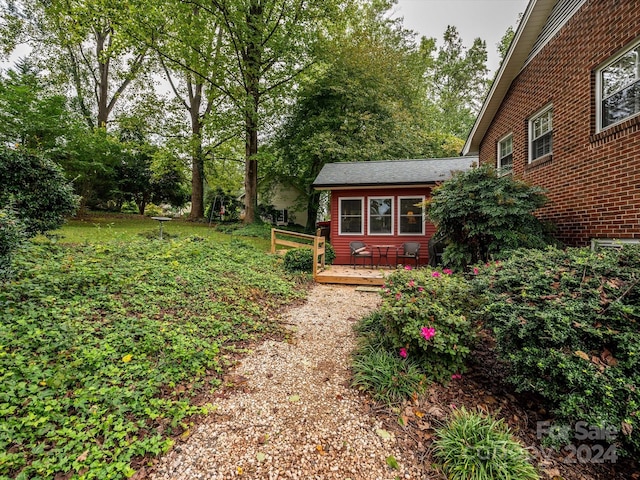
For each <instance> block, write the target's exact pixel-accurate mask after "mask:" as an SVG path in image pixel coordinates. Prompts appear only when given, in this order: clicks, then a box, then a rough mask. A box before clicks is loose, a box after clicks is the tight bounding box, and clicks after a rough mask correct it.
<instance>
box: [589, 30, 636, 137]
mask: <svg viewBox="0 0 640 480" xmlns="http://www.w3.org/2000/svg"><path fill="white" fill-rule="evenodd" d="M638 46H640V40H638V39H636V40H635V41H634V42H633V43H631V44H629V45H627V46H626V47H625V48H623V49H622V50H620V51H619V52H617V53H616V54H615V55H613V56H612V57H609V59H607V61H606V62H605V63H603V64H602V65H600V66H599V67H598V69H597V70H596V133H600V132H602V131H604V130H608V129H609V128H611V127H614V126H616V125H618V124H620V123H622V122H626V121H627V120H629V119H630V118H635V117H637V116H638V115H640V112H638V113H636V114H634V115H631V116H629V117H627V118H623V119H622V120H620V121H619V122H616V123H612V124H611V125H607V126H606V127H603V126H602V100H603V99H602V71H603V70H604V69H605V68H607V67H610V66H611V65H613V64H614V63H616V62H617V61H618V60H620V58H621V57H623V56H624V55H626V54H627V53H629V52H630V51H631V50H633V49H634V48H637V47H638Z"/></svg>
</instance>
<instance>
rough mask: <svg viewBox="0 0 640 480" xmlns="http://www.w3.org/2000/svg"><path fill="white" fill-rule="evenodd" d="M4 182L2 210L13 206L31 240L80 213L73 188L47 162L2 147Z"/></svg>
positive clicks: (0, 168) (0, 162) (0, 185)
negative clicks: (75, 213)
mask: <svg viewBox="0 0 640 480" xmlns="http://www.w3.org/2000/svg"><path fill="white" fill-rule="evenodd" d="M0 178H1V179H2V182H0V208H6V207H7V206H9V205H11V206H12V208H13V209H14V210H15V212H16V216H17V217H18V218H20V219H21V220H22V222H23V223H24V226H25V233H26V234H27V235H28V236H34V235H36V234H38V233H44V232H46V231H48V230H55V229H56V228H58V227H59V226H60V225H62V223H63V222H64V218H65V216H68V215H71V214H73V213H74V212H75V211H76V207H77V204H78V199H77V197H76V196H75V195H74V194H73V189H72V187H71V185H70V184H69V183H68V181H67V179H66V178H65V176H64V174H63V173H62V169H61V168H60V167H59V166H58V165H57V164H56V163H54V162H52V161H51V160H49V159H47V158H44V157H40V156H37V155H32V154H29V153H27V152H26V151H24V150H12V149H9V148H6V147H0Z"/></svg>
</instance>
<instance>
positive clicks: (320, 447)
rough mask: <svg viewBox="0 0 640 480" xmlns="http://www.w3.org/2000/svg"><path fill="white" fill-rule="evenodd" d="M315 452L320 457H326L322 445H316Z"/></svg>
mask: <svg viewBox="0 0 640 480" xmlns="http://www.w3.org/2000/svg"><path fill="white" fill-rule="evenodd" d="M316 450H317V451H318V453H319V454H320V455H326V454H327V452H325V451H324V448H323V447H322V445H316Z"/></svg>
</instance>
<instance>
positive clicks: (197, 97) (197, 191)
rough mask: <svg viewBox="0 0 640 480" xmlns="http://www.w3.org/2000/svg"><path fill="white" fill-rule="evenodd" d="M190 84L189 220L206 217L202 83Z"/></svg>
mask: <svg viewBox="0 0 640 480" xmlns="http://www.w3.org/2000/svg"><path fill="white" fill-rule="evenodd" d="M188 84H189V92H190V93H189V97H190V98H189V100H190V102H189V113H190V116H191V145H192V146H191V148H192V149H193V150H192V153H191V213H189V220H200V219H202V218H204V158H203V152H202V135H201V133H202V118H201V117H200V105H201V103H202V85H196V87H195V89H193V88H192V84H191V82H188Z"/></svg>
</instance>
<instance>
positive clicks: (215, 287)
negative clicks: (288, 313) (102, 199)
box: [0, 237, 302, 479]
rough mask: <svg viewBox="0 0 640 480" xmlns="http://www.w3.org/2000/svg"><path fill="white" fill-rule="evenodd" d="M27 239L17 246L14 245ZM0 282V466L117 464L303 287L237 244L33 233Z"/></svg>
mask: <svg viewBox="0 0 640 480" xmlns="http://www.w3.org/2000/svg"><path fill="white" fill-rule="evenodd" d="M25 250H26V249H25ZM15 263H16V265H18V266H19V269H18V274H17V275H16V276H15V277H14V278H13V279H12V280H11V281H7V282H5V283H3V285H2V289H0V384H2V389H0V416H1V417H2V428H0V477H2V478H7V477H16V476H17V477H18V478H30V479H38V478H54V477H56V476H65V478H86V479H92V478H123V477H128V476H131V475H132V474H133V473H135V472H134V471H133V469H132V468H131V461H132V459H134V458H135V457H139V456H141V455H145V454H151V455H158V454H161V453H163V452H165V451H166V450H167V449H169V448H170V447H171V445H172V443H173V442H172V440H171V437H172V436H173V435H177V434H180V433H182V432H184V431H185V430H188V429H189V428H190V420H189V418H190V416H192V415H194V414H202V413H206V412H207V411H208V410H210V408H211V406H210V405H204V406H201V405H199V404H195V402H194V400H195V397H196V396H197V395H199V394H201V393H202V394H206V393H208V392H209V391H210V390H211V389H212V388H215V387H216V386H217V385H218V384H219V382H220V380H219V377H220V375H221V372H222V370H223V369H224V368H225V366H227V365H228V364H229V360H227V359H226V355H227V354H229V353H232V352H234V351H237V349H238V345H240V346H241V345H244V344H245V343H246V342H247V341H251V340H253V339H256V338H259V336H261V335H263V334H264V333H265V332H271V331H273V329H275V328H277V327H276V326H275V325H273V324H272V323H271V322H270V320H269V318H270V316H271V314H272V312H273V311H275V310H276V309H278V308H281V307H282V306H283V305H284V304H286V303H288V302H290V301H291V300H292V299H295V298H299V297H300V296H301V295H302V292H301V291H300V289H298V288H296V285H295V284H294V283H293V282H292V281H290V280H288V279H287V275H286V274H285V273H284V272H283V271H282V270H281V269H280V268H278V266H277V259H275V258H274V257H271V256H268V255H266V254H264V253H262V252H260V251H258V250H256V249H255V248H252V247H250V246H247V245H246V244H245V245H244V246H243V247H242V248H240V247H239V246H238V245H231V244H225V243H221V242H213V241H210V240H204V239H203V238H201V237H200V238H195V237H193V238H188V239H185V240H182V241H179V242H158V241H153V242H149V241H126V242H121V243H115V242H113V243H105V244H96V245H92V244H85V245H82V246H75V247H74V246H64V245H61V244H57V245H51V244H48V243H47V244H41V245H33V246H32V247H31V248H30V249H28V251H24V252H23V251H20V252H19V253H18V254H17V255H16V257H15Z"/></svg>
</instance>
